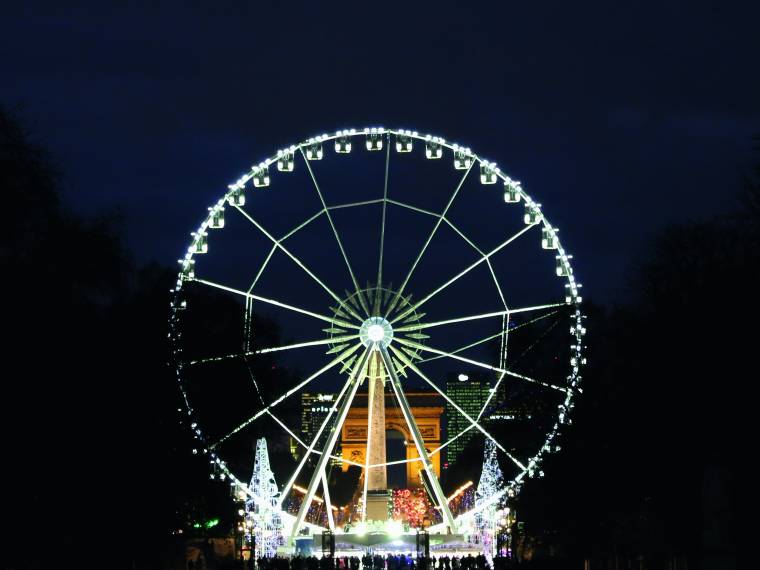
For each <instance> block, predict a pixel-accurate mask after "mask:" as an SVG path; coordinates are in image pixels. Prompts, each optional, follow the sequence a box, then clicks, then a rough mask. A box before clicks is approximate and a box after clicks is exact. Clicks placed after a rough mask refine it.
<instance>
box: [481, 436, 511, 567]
mask: <svg viewBox="0 0 760 570" xmlns="http://www.w3.org/2000/svg"><path fill="white" fill-rule="evenodd" d="M503 489H504V475H503V474H502V472H501V467H499V461H498V459H497V457H496V446H495V445H494V444H493V442H492V441H491V440H489V439H487V440H486V445H485V449H484V452H483V471H482V472H481V474H480V481H478V489H477V491H475V507H476V508H477V507H483V508H482V510H480V511H479V512H478V513H477V514H476V515H475V518H474V522H475V535H476V536H477V538H478V540H477V542H479V543H480V544H481V545H482V546H483V553H484V554H486V555H487V556H493V555H494V554H495V548H496V540H495V538H496V530H497V527H498V525H499V520H500V519H501V517H502V511H503V510H504V509H503V503H504V501H503V500H502V501H496V502H489V500H490V499H492V498H493V497H494V496H496V495H497V494H498V493H499V492H500V491H502V490H503Z"/></svg>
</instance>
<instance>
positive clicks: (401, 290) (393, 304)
mask: <svg viewBox="0 0 760 570" xmlns="http://www.w3.org/2000/svg"><path fill="white" fill-rule="evenodd" d="M474 164H475V161H472V164H470V166H469V167H468V168H467V170H466V171H465V173H464V174H463V175H462V178H461V179H460V180H459V184H457V187H456V188H455V189H454V192H453V193H452V194H451V198H449V201H448V203H447V204H446V207H445V208H444V210H443V212H442V213H441V214H440V217H439V218H438V220H437V221H436V223H435V225H434V226H433V229H432V230H431V232H430V235H429V236H428V237H427V240H425V244H424V245H423V246H422V249H421V250H420V252H419V253H418V254H417V258H416V259H415V260H414V263H413V264H412V267H411V268H410V269H409V273H407V274H406V277H405V278H404V281H403V282H402V283H401V287H399V290H398V292H397V293H396V295H395V297H394V298H393V301H392V302H391V304H390V305H389V306H388V309H387V311H386V318H387V317H388V315H390V314H391V312H392V311H393V309H394V308H396V305H397V304H398V302H399V301H400V300H401V297H402V295H403V294H404V289H406V286H407V284H408V283H409V280H410V279H411V278H412V274H413V273H414V270H415V269H417V265H418V264H419V262H420V260H421V259H422V256H423V255H425V251H427V248H428V246H429V245H430V242H431V241H432V240H433V237H434V236H435V234H436V232H437V231H438V228H439V227H440V226H441V222H443V219H444V217H445V216H446V213H447V212H448V211H449V208H451V205H452V204H453V203H454V200H455V199H456V197H457V195H458V194H459V190H460V189H461V188H462V185H463V184H464V181H465V180H467V176H468V175H469V174H470V171H471V170H472V167H473V165H474ZM407 314H408V313H407ZM391 322H393V321H391Z"/></svg>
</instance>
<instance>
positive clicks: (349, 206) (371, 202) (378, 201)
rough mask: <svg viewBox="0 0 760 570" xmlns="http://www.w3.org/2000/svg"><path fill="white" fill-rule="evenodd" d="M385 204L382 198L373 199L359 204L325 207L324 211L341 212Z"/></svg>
mask: <svg viewBox="0 0 760 570" xmlns="http://www.w3.org/2000/svg"><path fill="white" fill-rule="evenodd" d="M383 202H385V199H384V198H375V199H374V200H362V201H361V202H348V203H347V204H335V205H333V206H327V208H326V210H328V211H330V210H342V209H344V208H357V207H359V206H370V205H372V204H382V203H383Z"/></svg>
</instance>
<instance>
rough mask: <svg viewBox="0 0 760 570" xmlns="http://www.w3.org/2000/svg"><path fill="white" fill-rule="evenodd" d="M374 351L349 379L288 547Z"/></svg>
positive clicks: (294, 535)
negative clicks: (347, 391) (345, 392)
mask: <svg viewBox="0 0 760 570" xmlns="http://www.w3.org/2000/svg"><path fill="white" fill-rule="evenodd" d="M372 350H373V347H372V346H368V347H367V349H366V350H365V351H364V353H363V354H362V357H361V358H360V359H359V364H358V365H357V367H356V368H354V370H353V372H352V373H351V376H350V378H349V379H348V383H349V384H350V385H351V387H350V392H349V394H348V395H347V396H346V398H345V399H344V400H343V402H342V403H341V405H340V410H339V411H338V417H337V418H336V420H335V425H334V426H333V428H332V431H331V432H330V435H329V436H328V438H327V442H326V443H325V446H324V448H323V449H322V455H320V456H319V459H318V460H317V466H316V467H315V468H314V473H312V475H311V481H309V486H308V487H307V489H306V494H305V495H304V498H303V502H302V503H301V507H300V508H299V509H298V515H297V516H296V520H295V522H294V523H293V528H292V529H291V531H290V538H288V546H293V545H294V544H295V539H296V536H297V535H298V531H299V530H300V529H301V525H302V524H303V521H304V519H305V518H306V513H307V512H308V510H309V507H310V506H311V501H312V500H313V499H314V494H315V493H316V492H317V486H318V485H319V483H320V481H321V480H322V478H323V477H324V476H325V466H326V465H327V462H328V461H329V460H330V455H331V453H332V449H333V448H334V447H335V442H336V441H338V436H340V430H341V428H342V427H343V422H344V421H345V419H346V416H347V415H348V410H349V408H351V403H352V402H353V401H354V397H355V396H356V392H357V391H358V389H359V385H360V384H361V380H362V377H363V374H364V370H365V368H366V366H367V359H368V358H369V354H370V352H372ZM326 488H327V487H326V486H325V489H326Z"/></svg>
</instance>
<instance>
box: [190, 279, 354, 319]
mask: <svg viewBox="0 0 760 570" xmlns="http://www.w3.org/2000/svg"><path fill="white" fill-rule="evenodd" d="M186 279H187V281H193V282H195V283H200V284H202V285H207V286H209V287H214V288H215V289H221V290H222V291H227V292H229V293H235V294H237V295H241V296H243V297H246V298H248V299H251V300H253V301H260V302H262V303H267V304H269V305H274V306H275V307H280V308H282V309H288V310H290V311H295V312H296V313H301V314H303V315H308V316H310V317H314V318H315V319H320V320H322V321H325V322H327V323H330V324H333V325H337V326H341V327H347V328H351V329H357V330H358V329H359V328H360V327H359V325H356V324H354V323H349V322H346V321H343V320H340V319H335V318H332V317H327V316H325V315H320V314H319V313H315V312H313V311H308V310H306V309H302V308H300V307H296V306H295V305H289V304H287V303H283V302H281V301H277V300H275V299H269V298H267V297H262V296H260V295H254V294H253V293H247V292H245V291H241V290H240V289H235V288H234V287H228V286H227V285H222V284H221V283H215V282H213V281H209V280H207V279H200V278H198V277H192V278H186Z"/></svg>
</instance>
